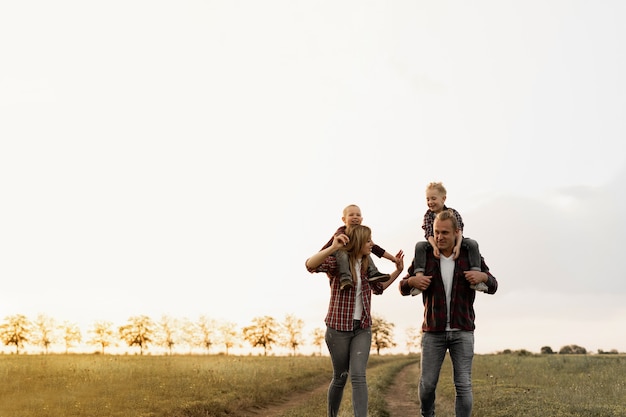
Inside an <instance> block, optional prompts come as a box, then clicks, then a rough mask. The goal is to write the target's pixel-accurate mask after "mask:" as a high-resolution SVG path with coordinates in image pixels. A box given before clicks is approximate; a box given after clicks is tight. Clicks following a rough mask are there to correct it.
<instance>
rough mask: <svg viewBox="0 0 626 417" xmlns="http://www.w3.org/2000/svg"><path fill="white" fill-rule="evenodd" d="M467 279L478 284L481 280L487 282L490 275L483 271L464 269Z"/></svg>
mask: <svg viewBox="0 0 626 417" xmlns="http://www.w3.org/2000/svg"><path fill="white" fill-rule="evenodd" d="M463 273H464V274H465V279H466V280H467V281H468V282H469V283H470V284H472V285H476V284H478V283H479V282H487V279H488V275H487V274H486V273H484V272H481V271H463Z"/></svg>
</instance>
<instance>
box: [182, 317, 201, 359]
mask: <svg viewBox="0 0 626 417" xmlns="http://www.w3.org/2000/svg"><path fill="white" fill-rule="evenodd" d="M197 333H198V326H197V325H196V324H195V323H193V322H192V321H191V320H189V319H188V318H184V319H182V320H181V322H180V341H181V342H182V343H183V344H184V345H186V346H187V347H188V348H189V354H191V352H192V350H193V347H194V346H196V345H198V344H199V343H198V334H197Z"/></svg>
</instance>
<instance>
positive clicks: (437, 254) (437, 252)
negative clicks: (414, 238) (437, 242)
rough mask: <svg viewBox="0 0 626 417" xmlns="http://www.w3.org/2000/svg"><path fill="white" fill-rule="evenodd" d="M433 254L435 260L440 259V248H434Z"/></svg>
mask: <svg viewBox="0 0 626 417" xmlns="http://www.w3.org/2000/svg"><path fill="white" fill-rule="evenodd" d="M433 254H434V255H435V258H437V259H439V248H438V247H437V246H433Z"/></svg>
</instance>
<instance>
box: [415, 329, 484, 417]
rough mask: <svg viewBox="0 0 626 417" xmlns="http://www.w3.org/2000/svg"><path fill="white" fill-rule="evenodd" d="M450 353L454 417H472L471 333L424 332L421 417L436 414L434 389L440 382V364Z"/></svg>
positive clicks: (472, 338) (420, 386)
mask: <svg viewBox="0 0 626 417" xmlns="http://www.w3.org/2000/svg"><path fill="white" fill-rule="evenodd" d="M446 351H450V359H452V369H453V372H454V387H455V389H456V401H455V403H454V409H455V415H456V417H469V416H470V415H471V414H472V405H473V402H474V397H473V395H472V360H473V359H474V332H468V331H453V332H424V333H423V334H422V361H421V366H422V375H421V378H420V385H419V396H420V402H421V404H422V416H424V417H433V416H434V415H435V389H436V388H437V382H438V381H439V374H440V372H441V365H442V364H443V360H444V358H445V356H446Z"/></svg>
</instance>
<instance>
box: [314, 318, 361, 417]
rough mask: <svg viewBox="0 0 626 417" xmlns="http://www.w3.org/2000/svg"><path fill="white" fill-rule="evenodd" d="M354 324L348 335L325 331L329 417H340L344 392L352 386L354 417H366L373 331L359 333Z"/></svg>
mask: <svg viewBox="0 0 626 417" xmlns="http://www.w3.org/2000/svg"><path fill="white" fill-rule="evenodd" d="M356 323H360V322H355V329H354V330H353V331H351V332H340V331H338V330H335V329H332V328H330V327H326V337H325V338H326V345H327V346H328V351H329V352H330V360H331V361H332V363H333V380H332V381H331V382H330V386H329V387H328V417H336V416H337V415H338V414H339V405H340V404H341V398H342V397H343V389H344V387H345V386H346V382H348V375H350V382H351V383H352V407H353V408H354V416H355V417H367V401H368V397H367V381H366V379H365V369H366V368H367V361H368V359H369V356H370V348H371V345H372V329H371V328H367V329H361V328H360V327H356V326H358V324H356Z"/></svg>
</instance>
